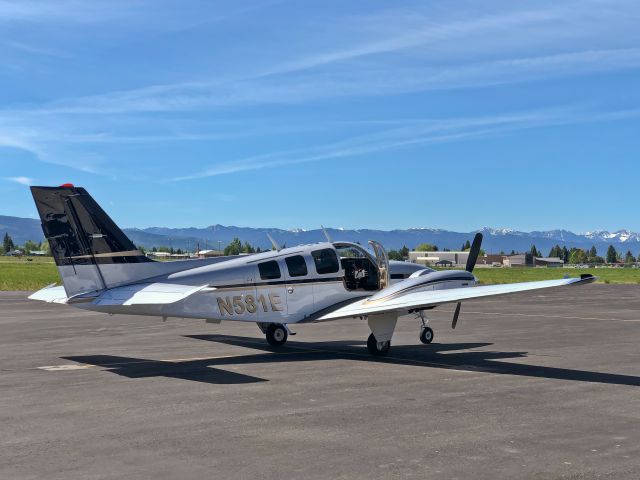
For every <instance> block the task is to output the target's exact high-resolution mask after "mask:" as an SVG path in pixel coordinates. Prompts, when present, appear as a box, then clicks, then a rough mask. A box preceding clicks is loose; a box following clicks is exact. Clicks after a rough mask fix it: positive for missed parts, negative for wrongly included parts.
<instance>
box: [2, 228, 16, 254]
mask: <svg viewBox="0 0 640 480" xmlns="http://www.w3.org/2000/svg"><path fill="white" fill-rule="evenodd" d="M2 243H3V247H4V252H5V253H9V252H10V251H11V250H15V248H16V246H15V245H14V243H13V239H12V238H11V235H9V232H7V233H5V234H4V240H3V242H2Z"/></svg>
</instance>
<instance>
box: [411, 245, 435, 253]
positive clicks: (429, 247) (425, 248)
mask: <svg viewBox="0 0 640 480" xmlns="http://www.w3.org/2000/svg"><path fill="white" fill-rule="evenodd" d="M437 251H438V246H437V245H431V244H430V243H421V244H420V245H418V246H417V247H416V252H437Z"/></svg>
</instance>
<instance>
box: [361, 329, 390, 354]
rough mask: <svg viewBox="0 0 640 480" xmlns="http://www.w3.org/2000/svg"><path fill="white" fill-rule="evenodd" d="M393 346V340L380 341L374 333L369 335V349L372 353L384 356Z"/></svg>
mask: <svg viewBox="0 0 640 480" xmlns="http://www.w3.org/2000/svg"><path fill="white" fill-rule="evenodd" d="M390 348H391V341H390V340H387V341H386V342H379V341H378V340H377V339H376V337H375V336H374V335H373V333H372V334H371V335H369V338H368V339H367V349H368V350H369V353H370V354H371V355H375V356H376V357H384V356H386V355H387V353H389V349H390Z"/></svg>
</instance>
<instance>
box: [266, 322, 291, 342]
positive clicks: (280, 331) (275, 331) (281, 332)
mask: <svg viewBox="0 0 640 480" xmlns="http://www.w3.org/2000/svg"><path fill="white" fill-rule="evenodd" d="M288 336H289V334H288V333H287V329H286V328H284V327H283V326H282V325H278V324H277V323H272V324H271V325H269V326H268V327H267V332H266V337H267V343H268V344H269V345H271V346H272V347H281V346H282V345H284V344H285V343H286V341H287V337H288Z"/></svg>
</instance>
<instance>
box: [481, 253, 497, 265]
mask: <svg viewBox="0 0 640 480" xmlns="http://www.w3.org/2000/svg"><path fill="white" fill-rule="evenodd" d="M503 258H504V255H499V254H489V255H484V256H482V257H478V261H477V262H476V265H492V266H493V265H497V264H500V265H502V263H503Z"/></svg>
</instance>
